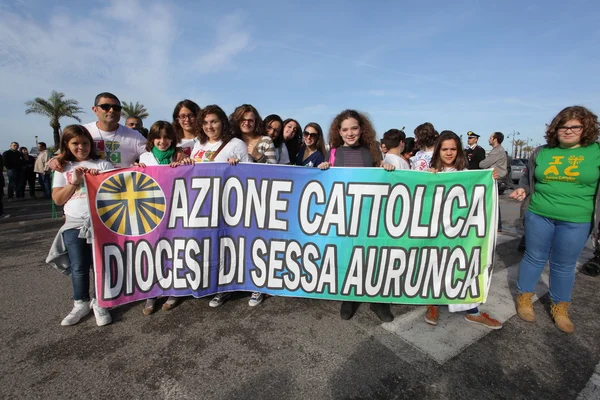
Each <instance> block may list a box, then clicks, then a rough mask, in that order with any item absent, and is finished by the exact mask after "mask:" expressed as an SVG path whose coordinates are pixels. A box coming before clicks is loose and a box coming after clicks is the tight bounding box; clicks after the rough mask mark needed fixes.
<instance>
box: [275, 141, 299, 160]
mask: <svg viewBox="0 0 600 400" xmlns="http://www.w3.org/2000/svg"><path fill="white" fill-rule="evenodd" d="M275 155H276V156H277V157H279V162H278V164H285V165H287V164H289V163H290V154H289V152H288V149H287V146H286V145H285V143H281V148H279V149H278V148H277V147H275ZM294 161H295V160H294Z"/></svg>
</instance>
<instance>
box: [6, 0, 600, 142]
mask: <svg viewBox="0 0 600 400" xmlns="http://www.w3.org/2000/svg"><path fill="white" fill-rule="evenodd" d="M59 4H60V5H58V4H51V2H46V1H25V0H22V1H10V0H9V1H4V2H2V4H0V126H1V127H2V128H1V129H0V149H2V150H5V149H6V148H8V146H9V144H10V142H11V141H13V140H17V141H19V143H20V144H21V145H26V146H28V147H29V146H32V145H33V144H34V142H35V138H34V136H35V135H38V136H39V140H40V141H42V140H43V141H46V142H47V143H49V144H51V143H52V142H53V140H52V129H51V128H50V127H49V126H48V120H47V119H46V118H44V117H41V116H34V115H25V108H26V107H25V105H24V102H25V101H27V100H31V99H33V98H35V97H45V98H47V97H49V95H50V92H51V91H52V90H58V91H61V92H64V93H65V94H66V96H67V98H72V99H76V100H78V101H79V103H80V105H81V106H82V107H83V108H84V110H85V111H86V114H83V115H81V118H82V121H83V122H89V121H92V120H94V119H95V116H94V115H93V113H92V111H91V106H92V105H93V99H94V96H95V95H96V94H97V93H99V92H103V91H110V92H113V93H115V94H116V95H117V96H118V97H119V98H120V99H121V101H133V102H136V101H139V102H141V103H143V104H144V105H145V106H146V108H147V109H148V111H149V113H150V117H149V118H148V119H146V120H145V121H144V124H145V126H147V127H149V126H150V125H151V124H152V122H154V121H156V120H159V119H166V120H170V119H171V115H172V111H173V107H174V105H175V104H176V103H177V102H178V101H179V100H182V99H184V98H189V99H192V100H194V101H196V102H197V103H199V104H200V106H204V105H206V104H218V105H220V106H221V107H222V108H223V109H224V110H225V111H226V112H227V113H228V114H229V113H231V112H232V111H233V109H234V108H235V107H236V106H237V105H240V104H242V103H252V104H253V105H255V106H256V107H257V109H258V110H259V112H260V113H261V115H262V116H263V117H264V116H266V115H268V114H271V113H277V114H279V115H280V116H281V117H282V118H284V119H285V118H296V119H297V120H299V122H300V123H301V124H302V125H305V124H307V123H308V122H310V121H315V122H318V123H320V124H321V126H322V127H323V128H324V130H325V131H328V129H329V124H330V123H331V120H332V119H333V117H334V116H335V115H336V114H337V113H338V112H340V111H341V110H343V109H345V108H355V109H358V110H361V111H365V112H367V113H368V114H369V115H370V117H371V118H372V120H373V122H374V124H375V127H376V130H377V133H378V136H381V135H382V134H383V132H385V131H386V130H387V129H390V128H401V127H402V126H405V127H406V132H407V133H408V134H409V135H411V136H412V132H413V130H414V128H415V127H416V126H417V125H419V124H420V123H422V122H425V121H430V122H432V123H433V124H434V125H435V127H436V128H437V129H438V130H440V131H441V130H443V129H450V130H453V131H455V132H456V133H458V134H463V135H464V134H465V133H466V132H467V131H469V130H473V131H475V132H477V133H479V134H481V135H482V136H484V138H482V139H487V137H488V136H489V134H490V133H492V132H493V131H501V132H504V133H505V134H509V133H511V132H513V131H519V132H520V136H519V137H518V138H525V139H527V138H530V139H531V140H530V143H531V144H536V143H542V142H543V134H544V127H545V124H546V123H548V122H550V120H551V119H552V118H553V117H554V115H556V114H557V113H558V112H559V111H560V110H561V109H562V108H564V107H566V106H569V105H573V104H580V105H584V106H586V107H589V108H590V109H591V110H592V111H594V112H596V113H599V112H600V79H599V77H598V73H599V71H600V52H599V51H598V48H599V43H600V24H599V23H598V21H600V3H598V2H597V1H593V0H590V1H586V0H575V1H571V2H564V1H555V0H550V1H527V2H522V1H501V2H492V1H452V2H448V1H437V0H436V1H429V2H422V3H418V2H406V1H383V0H382V1H376V2H365V1H338V0H331V1H330V0H327V1H319V2H313V1H308V0H307V1H302V2H299V1H281V0H277V1H273V0H265V1H260V2H259V1H256V2H236V1H197V2H196V1H178V2H166V1H154V0H145V1H141V0H140V1H138V0H118V1H110V0H108V1H102V2H81V1H61V2H60V3H59ZM74 122H75V121H74V120H72V119H68V118H64V119H62V120H61V125H62V126H63V127H64V126H66V125H68V124H71V123H74ZM480 142H481V144H483V145H484V147H488V146H487V140H480ZM505 148H507V150H509V149H510V144H506V145H505ZM509 151H510V150H509Z"/></svg>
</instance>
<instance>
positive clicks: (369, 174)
mask: <svg viewBox="0 0 600 400" xmlns="http://www.w3.org/2000/svg"><path fill="white" fill-rule="evenodd" d="M86 184H87V185H88V189H89V192H88V193H89V202H90V210H91V215H92V225H93V231H94V265H95V271H96V293H97V296H98V299H99V302H100V304H101V305H103V306H116V305H120V304H124V303H128V302H132V301H138V300H142V299H146V298H150V297H157V296H167V295H168V296H171V295H173V296H189V295H191V296H194V297H203V296H208V295H212V294H214V293H217V292H226V291H258V292H262V293H267V294H271V295H275V296H293V297H306V298H315V299H328V300H353V301H362V302H386V303H403V304H453V303H460V304H464V303H479V302H485V300H486V296H487V291H488V288H489V284H490V278H491V265H492V258H493V254H494V247H495V240H496V233H495V232H496V229H495V228H496V225H497V191H496V185H495V183H494V182H493V179H492V172H491V170H485V171H464V172H452V173H438V174H433V173H427V172H415V171H394V172H387V171H384V170H383V169H381V168H331V169H329V170H327V171H321V170H319V169H317V168H305V167H292V166H274V165H260V164H258V165H256V164H239V165H237V166H230V165H228V164H226V163H202V164H196V165H194V166H180V167H177V168H169V167H168V166H158V167H147V168H128V169H118V170H113V171H108V172H106V173H103V174H100V175H98V176H89V175H86Z"/></svg>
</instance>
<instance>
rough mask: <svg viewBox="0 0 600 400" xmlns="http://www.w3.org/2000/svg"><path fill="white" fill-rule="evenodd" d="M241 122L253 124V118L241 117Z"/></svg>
mask: <svg viewBox="0 0 600 400" xmlns="http://www.w3.org/2000/svg"><path fill="white" fill-rule="evenodd" d="M241 123H242V124H243V123H247V124H248V125H252V124H254V120H253V119H248V118H243V119H242V121H241Z"/></svg>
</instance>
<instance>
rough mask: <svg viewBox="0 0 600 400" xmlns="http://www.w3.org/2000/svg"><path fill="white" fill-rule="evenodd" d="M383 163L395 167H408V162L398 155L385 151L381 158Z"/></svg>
mask: <svg viewBox="0 0 600 400" xmlns="http://www.w3.org/2000/svg"><path fill="white" fill-rule="evenodd" d="M383 163H384V164H392V165H393V166H394V167H396V169H410V165H408V162H406V160H405V159H404V158H402V157H400V156H397V155H395V154H390V153H387V154H386V155H385V158H384V159H383Z"/></svg>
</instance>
